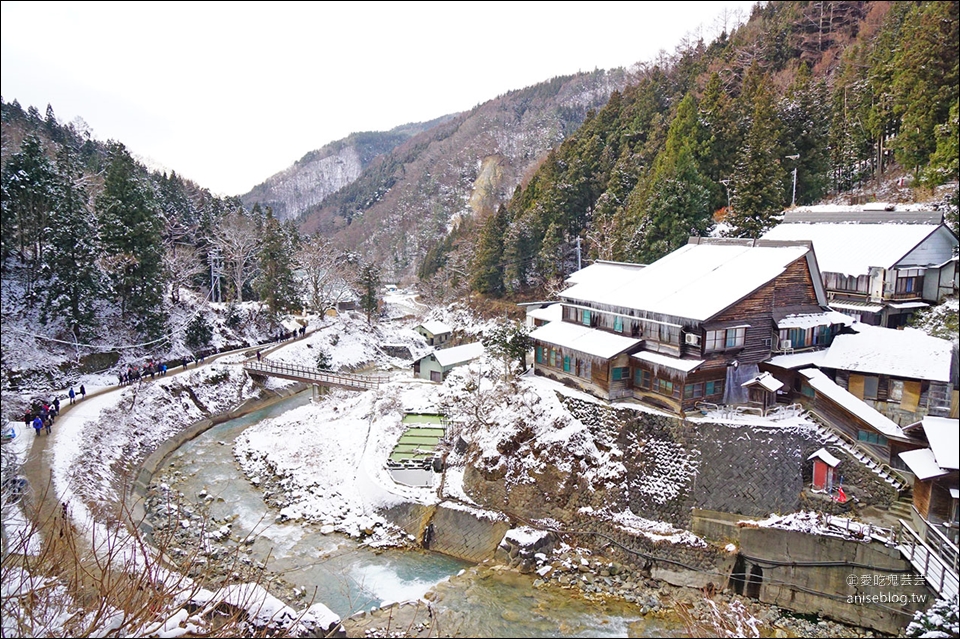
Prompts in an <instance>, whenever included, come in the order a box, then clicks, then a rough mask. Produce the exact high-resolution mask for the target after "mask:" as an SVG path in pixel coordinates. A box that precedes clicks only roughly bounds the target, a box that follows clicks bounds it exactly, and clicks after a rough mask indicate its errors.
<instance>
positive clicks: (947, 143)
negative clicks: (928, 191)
mask: <svg viewBox="0 0 960 639" xmlns="http://www.w3.org/2000/svg"><path fill="white" fill-rule="evenodd" d="M958 178H960V100H954V101H953V106H952V107H951V108H950V115H949V117H948V118H947V121H946V123H944V124H941V125H940V126H938V127H937V150H936V151H935V152H934V153H933V155H932V156H931V157H930V166H929V168H928V169H927V171H926V172H925V174H924V182H926V183H928V184H943V183H944V182H947V181H949V180H957V179H958Z"/></svg>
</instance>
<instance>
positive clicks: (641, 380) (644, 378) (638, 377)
mask: <svg viewBox="0 0 960 639" xmlns="http://www.w3.org/2000/svg"><path fill="white" fill-rule="evenodd" d="M651 377H652V376H651V375H650V371H645V370H643V369H642V368H638V369H637V372H636V373H635V374H634V376H633V383H634V384H636V385H637V386H639V387H640V388H646V389H647V390H650V380H651Z"/></svg>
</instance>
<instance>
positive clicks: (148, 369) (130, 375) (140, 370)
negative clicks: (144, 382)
mask: <svg viewBox="0 0 960 639" xmlns="http://www.w3.org/2000/svg"><path fill="white" fill-rule="evenodd" d="M166 374H167V365H166V364H164V363H163V362H155V361H152V360H151V361H149V362H147V363H146V364H145V365H144V366H137V365H136V364H130V365H129V366H127V370H125V371H124V370H121V371H120V373H119V374H118V377H119V378H120V385H121V386H126V385H127V384H133V383H134V382H138V381H140V380H141V379H146V378H147V376H148V375H149V376H150V379H153V378H154V377H158V376H159V377H163V376H165V375H166Z"/></svg>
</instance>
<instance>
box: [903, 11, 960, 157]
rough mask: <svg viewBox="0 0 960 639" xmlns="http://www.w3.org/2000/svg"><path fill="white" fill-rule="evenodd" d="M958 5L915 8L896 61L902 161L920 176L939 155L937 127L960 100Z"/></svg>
mask: <svg viewBox="0 0 960 639" xmlns="http://www.w3.org/2000/svg"><path fill="white" fill-rule="evenodd" d="M958 7H960V3H958V2H923V3H918V4H914V5H913V6H912V7H911V10H910V12H909V14H908V15H907V16H906V19H905V21H904V25H903V32H902V37H901V39H900V42H901V46H900V47H899V48H898V49H897V51H896V55H895V57H894V59H893V68H894V69H895V71H894V73H893V78H892V93H893V112H894V113H895V114H896V115H897V116H899V118H900V132H899V134H898V135H897V138H896V140H894V141H893V143H892V146H893V147H894V149H895V153H896V157H897V161H898V162H899V163H900V165H901V166H903V167H904V168H908V169H911V170H914V171H915V172H916V171H918V170H919V169H920V168H922V167H923V166H924V165H925V164H926V163H927V161H928V160H929V159H930V156H931V155H932V154H933V153H934V152H935V151H936V139H937V137H936V127H937V126H938V125H941V124H944V123H946V122H947V120H948V117H949V112H950V108H951V107H952V106H953V103H954V101H955V100H956V99H957V95H958V94H957V91H958V86H957V85H958V80H960V76H958V58H960V54H958V49H960V37H958V32H960V13H958Z"/></svg>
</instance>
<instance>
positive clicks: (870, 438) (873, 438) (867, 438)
mask: <svg viewBox="0 0 960 639" xmlns="http://www.w3.org/2000/svg"><path fill="white" fill-rule="evenodd" d="M857 439H858V440H860V441H862V442H866V443H868V444H876V445H877V446H886V445H887V438H886V437H884V436H883V435H881V434H879V433H875V432H873V431H872V430H860V431H858V432H857Z"/></svg>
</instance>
